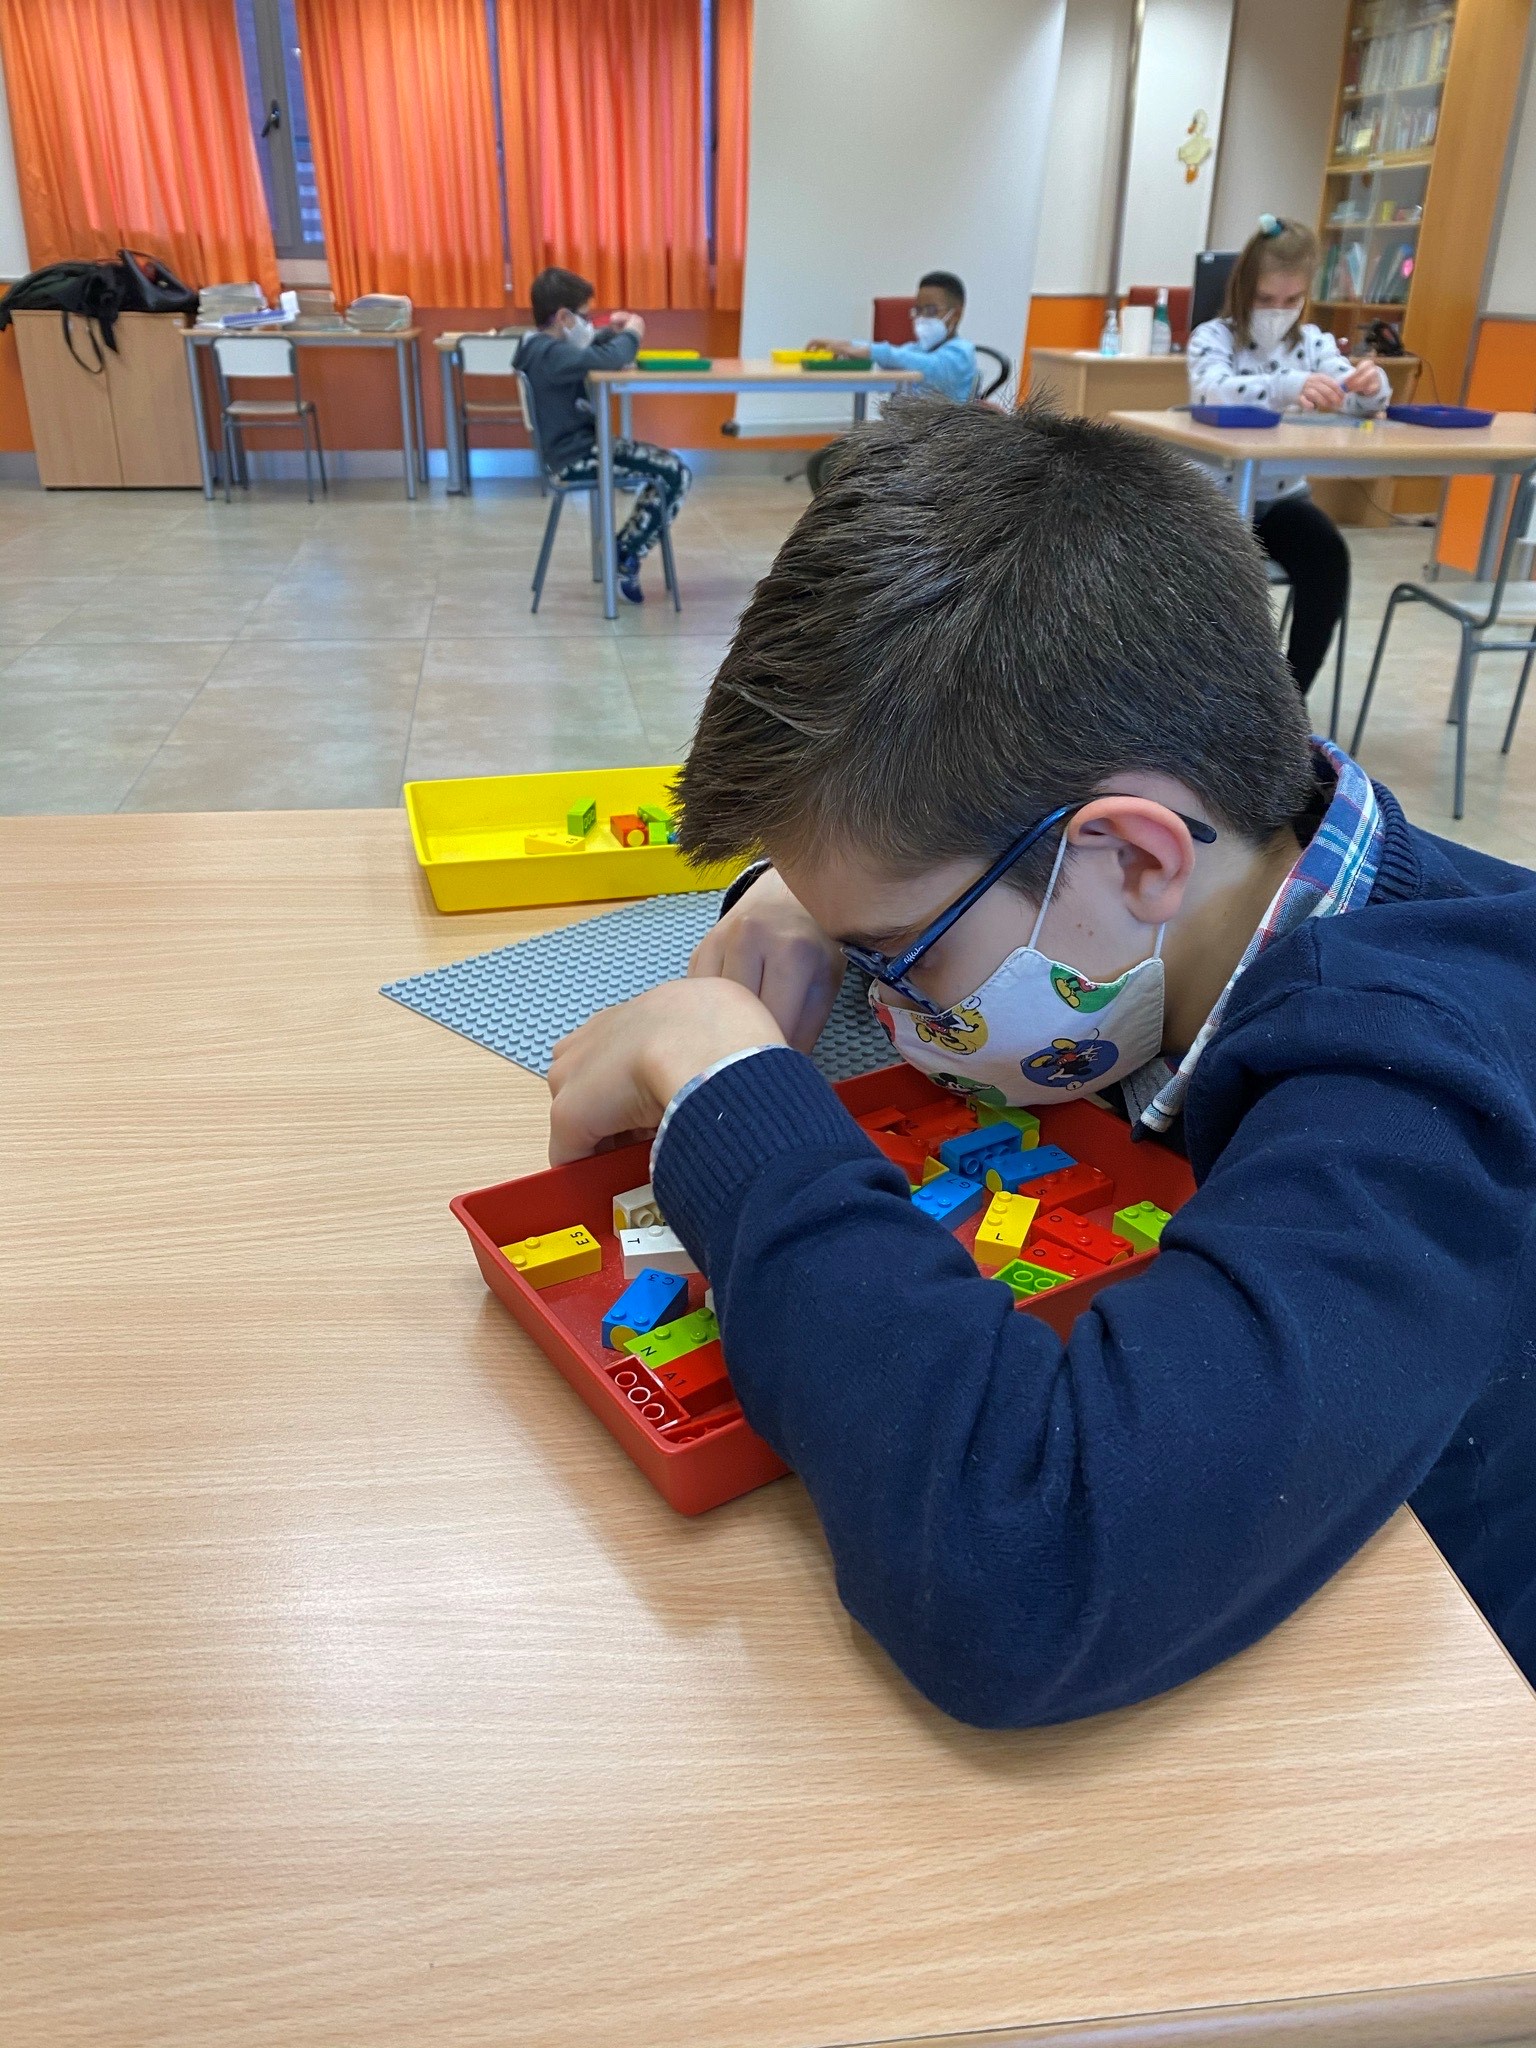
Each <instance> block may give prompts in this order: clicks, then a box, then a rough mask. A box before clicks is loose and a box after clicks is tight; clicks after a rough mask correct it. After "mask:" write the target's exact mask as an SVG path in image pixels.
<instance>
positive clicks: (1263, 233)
mask: <svg viewBox="0 0 1536 2048" xmlns="http://www.w3.org/2000/svg"><path fill="white" fill-rule="evenodd" d="M1265 220H1266V221H1274V226H1273V228H1271V227H1268V226H1264V227H1261V228H1260V229H1259V232H1258V233H1257V234H1256V235H1250V236H1249V238H1248V240H1247V241H1246V242H1245V243H1244V245H1243V249H1242V253H1241V254H1240V255H1239V257H1238V259H1237V261H1236V262H1235V263H1234V264H1233V266H1232V270H1231V274H1230V275H1229V277H1228V278H1227V298H1226V304H1225V306H1224V307H1223V309H1222V310H1223V311H1224V313H1225V314H1226V317H1227V318H1228V319H1229V320H1230V321H1231V322H1232V332H1233V334H1234V335H1235V336H1236V338H1237V342H1238V346H1239V347H1240V348H1252V346H1253V299H1254V294H1255V292H1257V290H1258V288H1259V279H1260V278H1261V277H1262V276H1263V275H1264V273H1265V271H1266V270H1299V271H1300V272H1301V274H1302V275H1303V276H1304V277H1305V278H1307V279H1308V280H1309V281H1310V279H1311V277H1312V275H1313V273H1314V272H1315V271H1316V269H1317V237H1316V235H1314V234H1313V232H1312V230H1311V229H1310V228H1309V227H1306V226H1305V225H1304V224H1303V223H1302V222H1301V221H1299V220H1279V219H1276V217H1275V215H1273V214H1266V215H1265ZM1306 310H1307V309H1306V307H1305V306H1303V307H1302V309H1301V311H1300V312H1299V313H1298V314H1297V315H1296V325H1297V326H1299V325H1300V324H1301V321H1302V319H1303V317H1304V315H1305V313H1306ZM1292 331H1293V332H1294V328H1293V330H1292Z"/></svg>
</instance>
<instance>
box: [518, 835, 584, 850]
mask: <svg viewBox="0 0 1536 2048" xmlns="http://www.w3.org/2000/svg"><path fill="white" fill-rule="evenodd" d="M586 848H587V842H586V840H585V839H578V838H577V837H576V836H575V834H574V833H571V832H529V833H527V834H525V835H524V838H523V851H524V853H585V851H586Z"/></svg>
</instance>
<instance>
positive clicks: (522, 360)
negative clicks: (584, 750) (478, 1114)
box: [514, 270, 693, 604]
mask: <svg viewBox="0 0 1536 2048" xmlns="http://www.w3.org/2000/svg"><path fill="white" fill-rule="evenodd" d="M531 298H532V303H533V317H534V320H535V321H536V322H537V325H538V332H537V333H535V334H525V335H524V336H523V339H522V341H521V342H520V343H519V344H518V350H517V355H516V357H515V358H514V361H515V363H516V366H517V368H518V369H520V370H521V371H522V372H523V374H524V375H525V376H526V377H527V379H528V382H529V384H530V385H531V386H532V389H533V404H534V415H535V417H536V418H537V420H538V423H539V439H540V441H541V442H542V443H543V451H544V461H545V463H546V464H547V466H548V467H549V469H550V470H552V471H553V472H554V474H555V475H556V476H558V477H560V478H561V479H563V480H564V481H565V482H566V483H585V482H587V481H589V480H590V479H592V478H595V477H596V475H597V423H596V420H595V418H594V416H593V412H592V402H591V400H590V399H589V398H588V397H587V376H588V373H589V372H590V371H592V370H622V369H623V368H624V367H625V365H626V364H628V363H632V362H633V361H634V359H635V356H636V354H637V353H638V351H639V348H640V343H641V342H642V340H643V339H644V338H645V322H644V321H643V320H642V319H641V318H640V315H639V314H638V313H612V314H610V315H609V320H608V326H607V329H606V330H605V332H603V333H602V334H598V333H597V332H596V330H595V329H594V328H593V325H592V322H591V321H590V320H589V319H588V317H587V315H588V313H589V312H590V310H591V306H592V287H591V285H590V284H588V282H587V280H586V279H585V278H584V277H578V276H577V275H576V273H575V272H574V271H572V270H541V271H540V272H539V274H538V276H537V277H536V278H535V279H534V280H533V290H532V293H531ZM613 477H614V482H615V484H616V485H618V486H620V487H621V488H627V489H630V490H634V491H636V492H638V496H637V497H636V499H635V504H634V510H633V511H632V512H631V513H630V515H629V517H628V519H626V520H625V522H624V524H623V526H622V527H620V529H619V534H618V546H617V554H618V565H619V589H620V590H621V591H622V592H623V594H624V596H625V597H626V598H627V599H628V601H629V602H630V603H631V604H643V603H644V602H645V592H644V591H643V590H642V589H641V588H640V564H641V563H642V562H643V561H644V559H645V557H646V556H647V555H648V554H649V553H650V551H651V549H652V548H653V547H654V546H655V545H656V543H657V541H658V540H659V539H660V538H661V529H662V524H663V522H665V523H666V524H667V525H669V526H670V525H671V523H672V521H673V520H674V519H675V518H676V517H677V508H678V506H679V505H681V503H682V502H683V499H684V498H685V497H686V496H687V494H688V486H689V485H690V484H691V483H692V482H693V472H692V471H691V470H690V469H689V467H688V465H687V464H686V463H685V462H684V461H683V459H682V457H681V456H679V455H675V454H674V453H673V452H672V450H671V449H670V448H658V447H657V446H656V445H655V444H654V442H651V441H627V440H623V439H620V440H617V441H615V442H614V444H613Z"/></svg>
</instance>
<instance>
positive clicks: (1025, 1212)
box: [973, 1194, 1040, 1273]
mask: <svg viewBox="0 0 1536 2048" xmlns="http://www.w3.org/2000/svg"><path fill="white" fill-rule="evenodd" d="M1039 1207H1040V1203H1039V1201H1038V1199H1037V1198H1036V1197H1035V1196H1034V1195H1009V1194H997V1195H994V1196H993V1197H992V1201H991V1205H990V1207H989V1208H988V1210H987V1213H986V1215H985V1216H983V1217H982V1219H981V1222H980V1223H979V1224H978V1225H977V1226H976V1243H975V1247H974V1254H973V1255H974V1257H975V1260H976V1263H977V1265H978V1266H980V1268H981V1270H982V1271H983V1273H991V1272H995V1271H996V1270H997V1268H998V1267H999V1266H1006V1265H1009V1264H1010V1263H1011V1262H1012V1261H1013V1260H1014V1259H1016V1258H1017V1257H1018V1256H1019V1254H1020V1252H1021V1251H1022V1250H1023V1249H1024V1241H1025V1239H1026V1238H1027V1237H1028V1236H1029V1233H1030V1230H1031V1229H1032V1228H1033V1226H1034V1221H1035V1211H1036V1210H1037V1209H1038V1208H1039Z"/></svg>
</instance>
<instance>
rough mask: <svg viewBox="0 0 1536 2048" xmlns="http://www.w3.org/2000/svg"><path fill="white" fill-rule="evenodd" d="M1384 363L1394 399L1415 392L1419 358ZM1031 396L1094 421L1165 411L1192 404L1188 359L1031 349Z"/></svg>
mask: <svg viewBox="0 0 1536 2048" xmlns="http://www.w3.org/2000/svg"><path fill="white" fill-rule="evenodd" d="M1381 367H1382V368H1383V369H1384V370H1385V371H1386V373H1387V377H1388V380H1389V381H1390V383H1391V385H1392V396H1393V399H1394V401H1398V400H1401V399H1402V398H1403V397H1404V396H1405V395H1409V394H1411V393H1412V390H1413V387H1414V385H1415V384H1416V383H1417V381H1418V374H1419V359H1418V357H1417V356H1392V357H1389V358H1388V359H1387V360H1385V361H1384V362H1383V363H1382V365H1381ZM1029 395H1030V397H1031V398H1046V399H1049V400H1050V402H1051V403H1052V404H1054V405H1056V406H1059V407H1060V409H1061V410H1062V411H1063V412H1070V413H1077V414H1079V415H1081V417H1082V418H1084V419H1091V420H1101V419H1104V418H1106V417H1107V416H1108V415H1109V414H1110V413H1112V412H1122V411H1127V410H1131V411H1135V410H1146V411H1161V410H1163V409H1164V408H1165V407H1172V406H1178V405H1183V404H1185V403H1186V402H1187V400H1188V398H1189V358H1188V357H1187V356H1182V355H1170V356H1125V355H1121V356H1102V355H1100V354H1099V352H1098V350H1097V349H1096V348H1032V349H1031V350H1030V352H1029Z"/></svg>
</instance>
